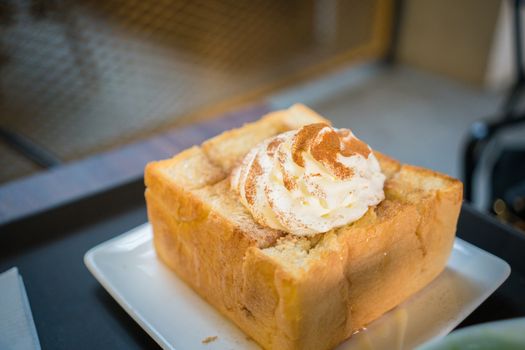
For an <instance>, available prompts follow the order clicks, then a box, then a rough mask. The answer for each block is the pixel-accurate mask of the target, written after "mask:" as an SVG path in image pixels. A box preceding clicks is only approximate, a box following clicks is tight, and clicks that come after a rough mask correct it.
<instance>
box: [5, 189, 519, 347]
mask: <svg viewBox="0 0 525 350" xmlns="http://www.w3.org/2000/svg"><path fill="white" fill-rule="evenodd" d="M143 191H144V186H143V184H142V181H136V182H132V183H129V184H127V185H124V186H121V187H119V188H116V189H113V190H110V191H107V192H105V193H102V194H99V195H97V196H93V197H91V198H86V199H83V200H81V201H78V202H75V203H73V204H70V205H67V206H64V207H61V208H58V209H54V210H50V211H47V212H44V213H42V214H39V215H38V216H34V217H30V218H26V219H24V220H22V221H18V222H14V223H11V224H9V225H6V226H2V227H0V271H4V270H6V269H8V268H10V267H12V266H18V268H19V271H20V273H21V275H22V277H23V280H24V283H25V286H26V289H27V293H28V297H29V301H30V304H31V308H32V312H33V316H34V320H35V324H36V328H37V331H38V335H39V338H40V342H41V344H42V347H43V348H44V349H84V348H85V349H145V348H158V346H157V345H156V343H155V342H154V341H153V340H152V339H151V338H150V337H149V336H148V335H147V334H146V333H145V332H144V331H143V330H142V329H141V328H140V327H139V326H138V325H137V324H136V323H135V322H134V321H133V320H132V319H131V317H129V316H128V315H127V314H126V312H125V311H124V310H123V309H121V308H120V306H119V305H118V304H117V303H116V302H115V301H114V300H113V299H112V298H111V297H110V296H109V294H108V293H107V292H106V291H105V290H104V289H103V288H102V287H101V286H100V285H99V284H98V282H97V281H96V280H95V279H94V277H93V276H91V274H90V273H89V272H88V270H87V268H86V267H85V266H84V263H83V256H84V253H85V252H86V251H87V250H88V249H90V248H91V247H93V246H95V245H97V244H99V243H101V242H103V241H106V240H108V239H110V238H112V237H115V236H117V235H119V234H121V233H123V232H126V231H127V230H129V229H131V228H133V227H135V226H137V225H139V224H142V223H144V222H145V221H146V219H147V218H146V208H145V204H144V199H143ZM457 234H458V236H459V237H461V238H463V239H465V240H467V241H469V242H471V243H473V244H475V245H477V246H479V247H481V248H483V249H485V250H487V251H489V252H491V253H493V254H495V255H497V256H499V257H501V258H503V259H504V260H506V261H507V262H508V263H509V264H510V265H511V268H512V272H511V275H510V277H509V279H508V280H507V281H506V282H505V283H504V284H503V285H502V286H501V287H500V288H499V289H498V290H497V291H496V292H495V293H494V294H493V295H492V296H491V297H490V298H489V299H488V300H487V301H486V302H485V303H483V304H482V305H481V306H480V307H479V308H478V309H477V310H476V311H475V312H474V313H473V314H472V315H470V316H469V317H468V319H467V320H465V321H464V322H463V323H462V325H461V326H465V325H470V324H475V323H480V322H485V321H491V320H498V319H506V318H512V317H518V316H525V259H524V254H525V238H524V237H525V236H523V235H522V234H521V233H519V232H517V231H514V230H512V229H509V228H508V227H506V226H504V225H502V224H500V223H498V222H496V221H495V220H493V219H492V218H490V217H488V216H486V215H483V214H481V213H478V212H477V211H475V210H474V209H472V208H471V207H470V206H468V205H464V206H463V209H462V212H461V217H460V220H459V224H458V233H457Z"/></svg>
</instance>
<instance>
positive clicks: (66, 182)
mask: <svg viewBox="0 0 525 350" xmlns="http://www.w3.org/2000/svg"><path fill="white" fill-rule="evenodd" d="M268 111H269V108H268V107H267V106H266V105H265V104H258V105H253V106H251V107H247V108H244V109H242V110H238V111H235V112H230V113H226V114H224V115H221V116H219V117H217V118H214V119H211V120H207V121H204V122H201V123H198V124H193V125H190V126H187V127H184V128H178V129H174V130H170V131H168V132H166V133H163V134H160V135H159V136H156V137H153V138H150V139H147V140H145V141H141V142H138V143H134V144H130V145H127V146H125V147H122V148H119V149H116V150H113V151H110V152H106V153H101V154H98V155H96V156H93V157H89V158H86V159H84V160H80V161H77V162H73V163H70V164H67V165H64V166H61V167H59V168H55V169H52V170H49V171H44V172H41V173H37V174H35V175H32V176H29V177H27V178H23V179H20V180H17V181H13V182H10V183H7V184H5V185H3V186H0V225H2V224H6V223H9V222H12V221H15V220H19V219H22V218H25V217H27V216H30V215H33V214H36V213H40V212H43V211H45V210H48V209H51V208H55V207H58V206H61V205H64V204H67V203H71V202H73V201H75V200H78V199H81V198H84V197H87V196H91V195H94V194H97V193H100V192H103V191H106V190H108V189H111V188H114V187H117V186H122V185H124V184H126V183H130V182H132V181H136V180H137V179H139V178H141V177H142V176H143V171H144V166H145V165H146V163H148V162H150V161H152V160H158V159H164V158H169V157H171V156H173V155H174V154H176V153H178V152H180V151H181V150H183V149H185V148H188V147H190V146H192V145H195V144H199V143H201V142H202V141H204V140H206V139H207V138H209V137H211V136H214V135H216V134H218V133H220V132H222V131H224V130H228V129H231V128H234V127H238V126H241V125H242V124H244V123H246V122H250V121H253V120H255V119H258V118H259V117H260V116H262V115H263V114H265V113H266V112H268Z"/></svg>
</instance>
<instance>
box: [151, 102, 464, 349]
mask: <svg viewBox="0 0 525 350" xmlns="http://www.w3.org/2000/svg"><path fill="white" fill-rule="evenodd" d="M319 122H325V123H327V122H328V121H327V120H326V119H324V118H322V117H321V116H319V115H318V114H316V113H315V112H313V111H312V110H310V109H308V108H307V107H305V106H303V105H294V106H292V107H291V108H289V109H287V110H283V111H277V112H273V113H270V114H268V115H266V116H264V117H263V118H261V119H260V120H258V121H256V122H254V123H250V124H246V125H244V126H243V127H241V128H238V129H234V130H230V131H227V132H225V133H222V134H221V135H218V136H216V137H214V138H212V139H210V140H208V141H206V142H204V143H203V144H202V145H200V146H195V147H192V148H189V149H187V150H185V151H183V152H181V153H179V154H178V155H176V156H175V157H173V158H171V159H167V160H163V161H158V162H153V163H150V164H148V166H147V167H146V171H145V182H146V187H147V189H146V201H147V207H148V216H149V220H150V222H151V224H152V226H153V232H154V245H155V249H156V251H157V254H158V256H159V258H160V259H161V260H162V261H163V262H164V263H166V264H167V265H168V266H169V267H170V268H171V269H173V270H174V271H175V272H176V273H177V274H178V275H179V276H180V277H181V278H182V279H183V280H184V281H185V282H186V283H188V284H189V285H190V286H191V287H192V288H193V289H194V290H195V291H196V292H197V293H198V294H199V295H200V296H201V297H203V298H204V299H206V300H207V301H208V302H209V303H210V304H212V305H213V306H214V307H215V308H217V309H218V310H219V311H220V312H221V313H222V314H224V315H225V316H227V317H228V318H229V319H231V320H232V321H233V322H235V324H237V326H238V327H239V328H241V329H242V330H243V331H244V332H245V333H247V334H248V335H249V336H250V337H252V338H253V339H254V340H255V341H257V342H258V343H259V344H260V345H261V346H262V347H264V348H266V349H283V350H286V349H331V348H333V347H335V346H337V345H338V344H339V343H341V342H342V341H344V340H345V339H347V338H348V337H350V336H351V334H352V333H353V332H354V331H355V330H358V329H360V328H362V327H364V326H366V325H367V324H368V323H370V322H371V321H373V320H375V319H377V318H378V317H380V316H381V315H382V314H384V313H385V312H387V311H388V310H390V309H392V308H393V307H395V306H396V305H398V304H400V303H401V302H402V301H404V300H405V299H406V298H408V297H409V296H410V295H412V294H413V293H415V292H417V291H418V290H420V289H421V288H423V287H424V286H425V285H427V284H428V283H429V282H430V281H432V279H434V278H435V277H436V276H437V275H438V274H439V273H440V272H441V271H442V270H443V269H444V267H445V264H446V261H447V259H448V256H449V254H450V251H451V249H452V244H453V241H454V236H455V230H456V223H457V219H458V215H459V210H460V206H461V201H462V184H461V182H460V181H458V180H456V179H453V178H450V177H448V176H446V175H443V174H440V173H437V172H434V171H431V170H428V169H424V168H420V167H416V166H411V165H405V164H400V163H399V162H397V161H395V160H393V159H391V158H389V157H387V156H385V155H383V154H380V153H379V152H377V151H376V152H374V153H375V155H376V157H377V158H378V160H379V162H380V165H381V169H382V172H383V173H384V174H385V175H386V176H387V180H386V183H385V195H386V199H385V200H384V201H383V202H381V203H380V204H379V205H378V206H377V207H374V208H370V209H369V211H368V212H367V213H366V214H365V216H364V217H362V218H361V219H359V220H358V221H356V222H354V223H352V224H350V225H347V226H345V227H341V228H338V229H335V230H332V231H329V232H327V233H324V234H319V235H316V236H314V237H308V238H305V237H301V238H297V237H294V236H292V235H288V234H286V233H284V232H282V231H277V230H273V229H270V228H267V227H263V226H260V225H259V224H257V223H256V222H255V221H254V220H253V219H252V217H251V215H250V213H249V212H248V211H247V210H246V209H245V208H244V206H243V205H242V204H241V203H240V201H239V199H238V198H237V195H236V194H235V193H234V192H233V191H232V190H231V189H230V187H229V176H230V173H231V171H232V169H233V168H234V167H235V166H236V165H237V164H238V163H239V162H240V160H241V159H242V158H243V157H244V155H245V154H246V153H247V152H248V151H249V150H250V149H251V148H252V147H254V146H255V145H256V144H257V143H259V142H260V141H263V140H264V139H267V138H268V137H271V136H274V135H276V134H279V133H282V132H285V131H288V130H294V129H298V128H300V127H301V126H303V125H307V124H312V123H319Z"/></svg>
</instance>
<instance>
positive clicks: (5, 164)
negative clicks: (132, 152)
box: [0, 0, 381, 182]
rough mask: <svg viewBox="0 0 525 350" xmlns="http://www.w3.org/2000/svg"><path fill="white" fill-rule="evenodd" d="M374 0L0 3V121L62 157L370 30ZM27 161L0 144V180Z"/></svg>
mask: <svg viewBox="0 0 525 350" xmlns="http://www.w3.org/2000/svg"><path fill="white" fill-rule="evenodd" d="M380 2H381V0H376V1H366V2H364V1H358V0H351V1H344V0H341V1H337V0H330V1H323V0H319V1H315V0H288V1H282V0H252V1H238V0H237V1H235V0H220V1H213V0H196V1H167V0H163V1H153V0H129V1H125V0H107V1H103V0H99V1H97V0H76V1H72V0H71V1H68V0H18V1H17V0H3V1H2V2H0V126H2V127H4V128H7V129H8V130H11V131H13V132H16V133H18V134H21V135H23V136H25V137H27V138H29V139H30V140H33V141H34V142H35V143H36V144H39V145H41V146H43V147H44V148H46V149H47V150H49V151H50V152H52V153H54V154H55V155H56V156H57V157H59V158H60V159H62V160H64V161H71V160H74V159H78V158H80V157H84V156H87V155H90V154H94V153H96V152H99V151H102V150H106V149H109V148H112V147H115V146H118V145H122V144H125V143H128V142H130V141H133V140H135V139H138V138H141V137H144V136H146V135H149V134H151V133H152V132H156V131H159V130H162V129H164V128H167V127H170V126H172V125H174V123H176V121H177V120H178V119H179V118H180V117H181V116H186V115H191V114H192V113H193V112H195V111H197V110H199V109H202V108H205V107H212V106H214V104H218V103H220V102H223V101H225V100H228V99H232V98H235V97H236V96H240V95H244V94H246V93H247V92H250V91H254V90H256V89H258V88H260V87H261V86H268V85H271V84H273V83H275V82H277V81H283V80H286V79H287V77H289V76H292V75H294V74H296V73H298V72H301V71H302V70H304V69H306V68H308V67H311V66H313V65H316V64H319V62H323V61H326V60H328V59H330V58H331V57H334V56H336V55H338V54H340V53H342V52H347V51H349V50H352V49H353V48H356V47H359V46H362V45H365V44H366V43H368V42H370V41H371V40H372V35H373V34H374V32H373V30H374V16H375V13H376V12H377V7H378V6H379V5H378V4H379V3H380ZM36 169H37V167H36V166H35V165H33V164H31V163H30V162H28V161H27V160H25V159H23V158H20V155H18V154H17V153H16V152H13V151H12V150H10V149H9V148H8V147H7V146H6V144H5V143H0V182H5V181H8V180H11V179H14V178H17V177H19V176H22V175H26V174H29V173H31V172H34V171H35V170H36Z"/></svg>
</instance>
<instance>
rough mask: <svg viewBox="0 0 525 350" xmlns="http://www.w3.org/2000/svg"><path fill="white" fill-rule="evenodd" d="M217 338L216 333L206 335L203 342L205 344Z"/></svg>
mask: <svg viewBox="0 0 525 350" xmlns="http://www.w3.org/2000/svg"><path fill="white" fill-rule="evenodd" d="M217 338H218V337H217V336H216V335H214V336H211V337H206V338H204V339H203V340H202V343H203V344H209V343H211V342H213V341H216V340H217Z"/></svg>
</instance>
